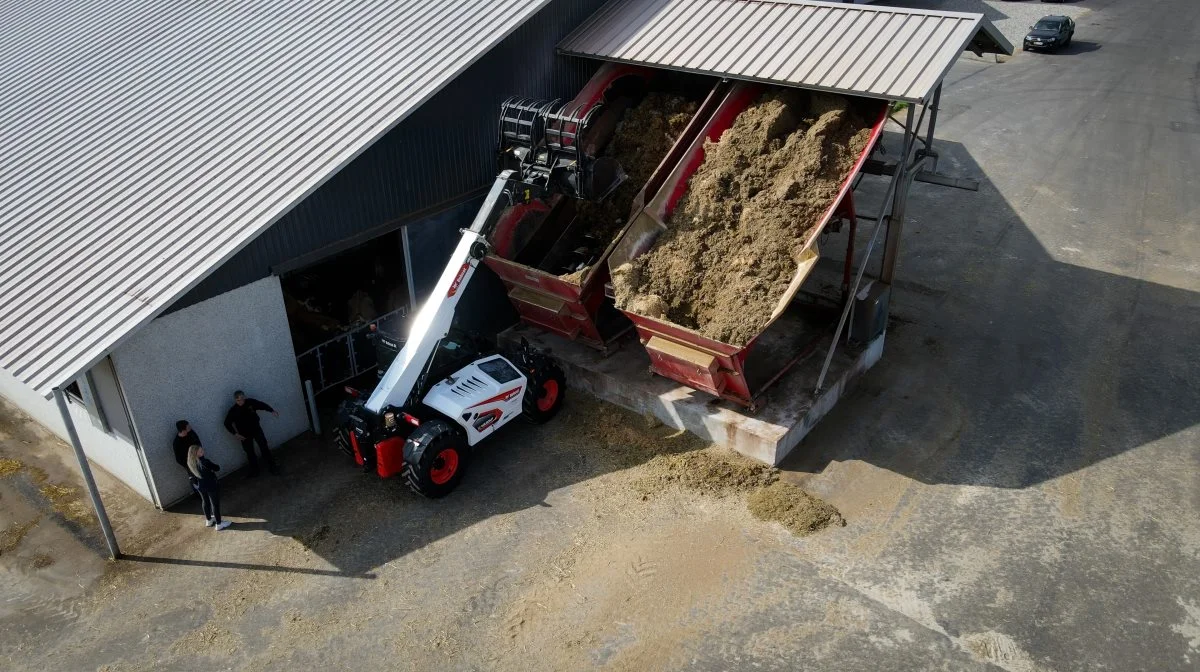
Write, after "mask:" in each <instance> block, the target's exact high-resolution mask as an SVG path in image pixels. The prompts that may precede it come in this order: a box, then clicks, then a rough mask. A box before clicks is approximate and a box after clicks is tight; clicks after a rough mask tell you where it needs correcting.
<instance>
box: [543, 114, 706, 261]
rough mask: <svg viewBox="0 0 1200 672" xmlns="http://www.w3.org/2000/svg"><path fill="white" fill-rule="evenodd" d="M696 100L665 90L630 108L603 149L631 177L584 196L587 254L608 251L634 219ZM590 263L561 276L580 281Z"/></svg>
mask: <svg viewBox="0 0 1200 672" xmlns="http://www.w3.org/2000/svg"><path fill="white" fill-rule="evenodd" d="M696 109H697V105H696V103H695V102H694V101H690V100H687V99H686V98H683V97H681V96H675V95H670V94H665V93H649V94H646V97H645V98H643V99H642V102H641V103H639V104H638V105H637V106H635V107H634V108H633V109H631V110H629V111H628V112H626V113H625V118H624V119H622V120H621V123H620V125H618V126H617V130H616V132H615V133H614V134H613V138H612V140H610V141H609V143H608V148H607V149H606V150H605V152H604V155H605V156H609V157H612V158H614V159H616V160H617V162H618V163H620V164H621V168H622V169H624V171H625V174H626V175H627V178H626V179H625V181H624V182H622V183H621V186H619V187H617V190H616V191H614V192H613V194H612V195H611V196H609V197H608V198H606V199H604V200H603V201H601V202H599V203H595V202H590V201H583V202H580V203H579V204H578V210H577V211H576V212H577V214H576V226H575V230H576V231H578V232H580V233H587V234H590V235H589V237H588V238H587V239H584V240H582V241H581V242H580V247H581V248H585V249H586V256H595V255H599V254H600V253H602V252H604V249H605V248H607V247H608V245H609V243H611V242H612V240H613V238H615V237H616V235H617V233H618V232H620V230H621V227H623V226H625V222H626V221H627V220H628V219H629V210H630V208H632V207H633V197H634V196H637V193H638V192H639V191H641V189H642V187H643V186H645V184H646V181H647V180H649V179H650V174H651V173H653V172H654V169H655V168H656V167H658V164H659V162H660V161H662V158H663V156H665V155H666V153H667V151H668V150H670V149H671V146H672V145H674V144H675V140H676V139H677V138H679V136H680V134H681V133H683V129H684V128H686V127H687V125H688V122H689V121H691V120H692V116H693V115H695V114H696ZM589 268H591V267H590V266H588V267H584V268H582V269H579V270H577V271H575V272H573V273H569V274H567V275H564V276H562V278H563V279H564V280H567V281H568V282H573V283H575V284H580V283H582V282H583V277H584V275H586V274H587V271H588V269H589Z"/></svg>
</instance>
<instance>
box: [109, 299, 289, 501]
mask: <svg viewBox="0 0 1200 672" xmlns="http://www.w3.org/2000/svg"><path fill="white" fill-rule="evenodd" d="M112 359H113V362H114V363H115V365H116V370H117V375H118V377H119V378H120V380H121V385H122V387H123V389H124V392H125V399H126V402H127V404H128V405H129V409H130V415H131V416H132V417H133V423H134V425H135V426H136V427H137V434H138V437H139V439H140V440H141V441H142V444H143V450H144V451H145V454H146V460H147V462H148V464H149V465H150V471H151V474H152V476H153V480H154V485H155V487H156V489H157V490H158V495H159V499H160V501H161V502H162V503H163V504H164V505H168V506H169V505H170V504H172V503H173V502H176V501H178V500H180V499H182V498H184V497H187V496H188V495H190V494H191V487H190V486H189V485H188V482H187V475H186V473H185V472H184V470H183V468H182V467H180V466H179V465H178V464H176V463H175V457H174V454H173V453H172V450H171V442H172V439H173V438H174V436H175V421H176V420H188V421H189V422H191V424H192V427H193V428H194V429H195V430H196V432H197V433H199V435H200V439H201V440H202V441H203V443H204V449H205V452H206V453H207V456H208V457H209V459H211V460H213V461H214V462H216V463H217V464H219V465H221V470H222V474H228V473H229V472H231V471H233V470H234V469H237V468H239V467H241V466H243V465H244V464H245V463H246V456H245V454H244V453H243V452H242V449H241V445H240V444H239V443H238V442H237V441H236V440H234V438H233V437H232V436H231V435H230V434H229V433H228V432H226V431H225V428H224V426H223V424H222V423H223V421H224V419H225V413H226V411H227V410H228V409H229V407H230V406H231V405H232V404H233V392H234V390H239V389H241V390H245V392H246V394H247V395H248V396H251V397H254V398H256V399H261V400H262V401H265V402H267V403H268V404H271V406H273V407H274V408H275V410H277V411H279V417H278V418H275V417H273V416H271V415H270V414H269V413H261V414H260V417H261V418H262V426H263V430H264V431H265V433H266V435H267V441H268V442H269V443H270V444H271V446H272V447H276V446H278V445H279V444H280V443H282V442H284V441H286V440H288V439H290V438H292V437H294V436H296V435H298V434H300V433H301V432H303V431H304V430H305V429H307V428H308V415H307V412H306V410H305V404H304V395H303V392H302V390H301V387H300V375H299V373H298V372H297V369H296V355H295V352H294V350H293V348H292V336H291V331H290V330H289V328H288V321H287V314H286V313H285V312H284V305H283V292H282V290H281V289H280V285H279V278H277V277H274V276H272V277H268V278H264V279H262V280H259V281H257V282H254V283H252V284H249V285H246V286H245V287H241V288H238V289H235V290H233V291H231V292H226V293H225V294H221V295H220V296H216V297H214V298H211V299H209V300H207V301H202V302H201V303H197V304H195V305H192V306H188V307H187V308H184V309H183V310H180V311H178V312H174V313H170V314H168V315H165V316H163V317H160V318H158V319H156V320H154V321H153V322H151V323H150V324H148V325H146V327H144V328H143V329H142V330H141V331H140V332H138V333H137V334H135V335H134V336H133V337H132V338H130V339H129V340H128V341H127V342H126V343H125V344H124V345H122V346H121V347H120V348H119V349H118V350H117V351H116V352H115V353H113V356H112Z"/></svg>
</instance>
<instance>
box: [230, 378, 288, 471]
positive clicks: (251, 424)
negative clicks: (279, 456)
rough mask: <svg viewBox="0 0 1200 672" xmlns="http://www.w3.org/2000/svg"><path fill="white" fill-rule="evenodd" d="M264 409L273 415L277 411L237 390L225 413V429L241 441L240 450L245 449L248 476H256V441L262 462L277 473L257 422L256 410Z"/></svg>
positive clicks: (276, 415) (277, 414)
mask: <svg viewBox="0 0 1200 672" xmlns="http://www.w3.org/2000/svg"><path fill="white" fill-rule="evenodd" d="M259 411H266V412H268V413H270V414H271V415H274V416H275V417H277V418H278V417H279V413H278V412H277V411H276V410H275V409H273V408H271V406H270V405H268V404H265V403H263V402H261V401H259V400H257V399H251V398H249V397H247V396H246V393H245V392H242V391H241V390H238V391H237V392H234V393H233V406H232V407H231V408H230V409H229V412H228V413H226V414H225V429H227V430H229V433H230V434H233V438H235V439H237V440H238V441H241V442H242V450H244V451H246V461H247V462H249V463H250V477H251V478H253V477H255V476H258V459H257V458H256V457H255V456H254V443H255V442H256V441H257V442H258V449H259V452H260V453H262V458H263V462H266V463H267V469H268V470H270V472H271V473H272V474H278V473H279V467H277V466H276V465H275V461H274V460H273V459H271V451H270V449H268V448H267V436H266V434H263V430H262V425H260V424H259V423H258V412H259Z"/></svg>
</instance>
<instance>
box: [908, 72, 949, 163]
mask: <svg viewBox="0 0 1200 672" xmlns="http://www.w3.org/2000/svg"><path fill="white" fill-rule="evenodd" d="M941 105H942V83H941V82H938V85H937V88H936V89H934V90H933V109H931V110H930V111H929V127H928V128H926V129H925V149H924V153H925V154H926V155H927V156H932V157H933V158H934V163H933V165H932V166H931V167H930V168H929V170H930V171H935V170H937V152H935V151H933V130H934V129H935V128H936V127H937V118H938V108H940V107H941ZM914 130H916V129H914Z"/></svg>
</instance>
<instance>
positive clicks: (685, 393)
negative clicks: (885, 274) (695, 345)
mask: <svg viewBox="0 0 1200 672" xmlns="http://www.w3.org/2000/svg"><path fill="white" fill-rule="evenodd" d="M885 335H886V334H884V335H880V336H879V337H878V338H876V339H875V340H874V341H872V342H871V343H870V344H869V345H867V346H866V347H860V348H857V349H853V350H851V351H849V352H847V351H846V348H845V347H842V348H839V349H838V352H837V353H836V354H835V355H834V358H833V362H832V363H831V365H830V368H829V374H828V375H827V376H826V380H825V389H824V390H822V392H821V394H819V395H816V396H814V395H813V388H814V387H815V386H816V383H817V377H818V376H819V375H820V372H821V365H822V363H823V361H824V357H825V354H826V352H828V350H829V338H828V337H827V338H826V339H825V341H824V342H823V343H821V344H820V345H819V346H818V347H817V348H816V351H815V353H814V354H813V355H812V356H810V357H809V358H808V359H806V360H804V361H802V362H800V363H798V364H796V366H795V367H794V368H793V369H792V370H791V371H789V372H788V374H787V375H785V376H784V377H783V378H782V379H780V380H779V381H778V382H777V383H776V384H775V385H774V386H772V387H771V388H769V390H768V392H767V393H766V395H765V403H764V404H763V406H762V408H760V409H759V410H758V411H757V412H756V413H754V414H749V413H747V412H746V411H745V410H744V409H742V408H741V407H739V406H736V405H734V404H731V403H729V402H726V401H721V400H719V399H716V398H715V397H713V396H711V395H709V394H706V393H704V392H699V391H697V390H694V389H692V388H690V387H685V386H681V385H679V384H678V383H676V382H675V381H672V380H669V379H667V378H663V377H661V376H657V375H654V374H652V373H650V358H649V356H647V355H646V351H645V350H643V349H642V346H641V344H640V343H639V342H638V340H637V338H636V336H634V335H633V334H630V335H629V336H628V337H627V338H625V339H623V340H622V341H621V342H620V348H619V349H618V350H617V351H616V352H615V353H613V354H611V355H609V356H608V357H603V356H602V355H601V354H600V353H599V352H597V351H596V350H593V349H591V348H589V347H587V346H585V345H582V344H580V343H575V342H572V341H569V340H567V339H565V338H562V337H561V336H557V335H554V334H548V333H546V332H543V331H541V330H539V329H536V328H534V327H530V326H527V325H524V324H521V325H518V326H516V327H513V328H511V329H509V330H507V331H505V332H503V333H502V334H500V341H501V342H502V343H509V344H515V343H519V342H520V339H521V338H525V339H527V340H528V341H529V342H530V343H531V344H533V345H536V346H537V347H539V348H543V349H546V350H549V351H550V353H551V354H552V355H553V356H554V358H555V359H557V360H558V361H559V363H560V364H561V365H562V367H563V369H564V371H565V372H566V374H567V385H568V387H569V388H571V389H572V390H582V391H584V392H587V393H588V394H591V395H592V396H595V397H597V398H599V399H602V400H604V401H607V402H609V403H613V404H617V405H618V406H623V407H625V408H627V409H629V410H632V411H635V412H637V413H641V414H643V415H652V416H654V417H656V418H658V419H659V420H661V421H662V422H663V423H664V424H666V425H668V426H671V427H675V428H676V429H685V430H687V431H689V432H692V433H693V434H696V435H697V436H700V437H702V438H704V439H707V440H709V441H712V442H713V443H717V444H720V445H722V446H726V447H729V448H731V449H733V450H736V451H737V452H739V453H742V454H743V455H746V456H748V457H752V458H754V459H756V460H761V461H763V462H766V463H768V464H771V465H778V464H779V463H780V462H781V461H782V460H783V458H784V457H785V456H786V455H787V454H788V453H789V452H791V450H792V449H793V448H795V447H796V445H797V444H798V443H800V440H801V439H803V438H804V436H805V435H806V434H808V432H809V431H811V430H812V428H813V426H814V425H816V424H817V421H818V420H820V419H821V418H822V417H824V416H825V414H826V413H828V412H829V411H830V409H832V408H833V406H834V404H836V403H837V401H838V399H840V398H841V396H842V395H843V394H845V393H846V392H847V391H848V389H849V387H850V386H851V385H852V384H853V382H854V381H855V380H856V379H857V378H858V377H859V376H860V375H862V373H863V372H865V371H866V370H867V369H869V368H871V367H872V366H873V365H874V364H875V362H877V361H879V357H880V356H881V355H882V354H883V342H884V337H885Z"/></svg>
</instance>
